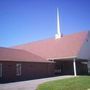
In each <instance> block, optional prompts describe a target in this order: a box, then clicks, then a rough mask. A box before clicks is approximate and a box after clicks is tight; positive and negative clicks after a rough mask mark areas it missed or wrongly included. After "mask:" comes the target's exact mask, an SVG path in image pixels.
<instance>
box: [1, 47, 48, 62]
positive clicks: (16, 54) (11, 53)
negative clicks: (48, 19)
mask: <svg viewBox="0 0 90 90" xmlns="http://www.w3.org/2000/svg"><path fill="white" fill-rule="evenodd" d="M0 61H24V62H48V61H47V60H45V59H44V58H41V57H40V56H37V55H35V54H33V53H31V52H30V51H29V52H28V51H25V50H17V49H11V48H3V47H0Z"/></svg>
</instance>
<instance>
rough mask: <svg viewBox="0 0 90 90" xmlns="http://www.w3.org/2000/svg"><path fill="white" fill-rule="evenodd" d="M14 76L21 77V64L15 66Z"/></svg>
mask: <svg viewBox="0 0 90 90" xmlns="http://www.w3.org/2000/svg"><path fill="white" fill-rule="evenodd" d="M16 76H21V64H20V63H18V64H16Z"/></svg>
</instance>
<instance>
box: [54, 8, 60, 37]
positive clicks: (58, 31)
mask: <svg viewBox="0 0 90 90" xmlns="http://www.w3.org/2000/svg"><path fill="white" fill-rule="evenodd" d="M58 38H61V32H60V21H59V9H58V8H57V33H56V35H55V39H58Z"/></svg>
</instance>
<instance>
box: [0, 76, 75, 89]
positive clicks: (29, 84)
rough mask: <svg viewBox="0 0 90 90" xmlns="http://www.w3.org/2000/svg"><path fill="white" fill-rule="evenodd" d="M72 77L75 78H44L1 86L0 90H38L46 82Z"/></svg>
mask: <svg viewBox="0 0 90 90" xmlns="http://www.w3.org/2000/svg"><path fill="white" fill-rule="evenodd" d="M70 77H74V76H58V77H50V78H43V79H35V80H28V81H21V82H14V83H7V84H0V90H36V88H37V86H38V85H39V84H42V83H44V82H47V81H53V80H59V79H65V78H70Z"/></svg>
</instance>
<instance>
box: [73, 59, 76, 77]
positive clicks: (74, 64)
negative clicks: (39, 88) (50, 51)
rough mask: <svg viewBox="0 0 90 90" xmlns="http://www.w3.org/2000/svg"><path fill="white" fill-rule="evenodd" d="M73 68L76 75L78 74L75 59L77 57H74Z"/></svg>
mask: <svg viewBox="0 0 90 90" xmlns="http://www.w3.org/2000/svg"><path fill="white" fill-rule="evenodd" d="M73 70H74V76H77V71H76V60H75V58H74V59H73Z"/></svg>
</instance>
